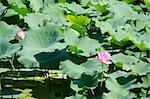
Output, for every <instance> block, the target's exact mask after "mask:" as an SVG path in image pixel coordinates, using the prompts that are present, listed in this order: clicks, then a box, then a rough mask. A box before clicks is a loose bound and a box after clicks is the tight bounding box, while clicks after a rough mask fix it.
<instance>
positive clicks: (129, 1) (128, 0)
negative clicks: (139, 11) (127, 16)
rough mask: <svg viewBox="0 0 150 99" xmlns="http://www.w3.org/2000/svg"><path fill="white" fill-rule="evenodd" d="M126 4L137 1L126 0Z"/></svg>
mask: <svg viewBox="0 0 150 99" xmlns="http://www.w3.org/2000/svg"><path fill="white" fill-rule="evenodd" d="M124 1H125V2H126V3H134V2H135V1H136V0H124Z"/></svg>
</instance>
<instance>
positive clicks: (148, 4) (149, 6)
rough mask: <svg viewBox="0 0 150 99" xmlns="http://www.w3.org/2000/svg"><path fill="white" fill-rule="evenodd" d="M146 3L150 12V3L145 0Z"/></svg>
mask: <svg viewBox="0 0 150 99" xmlns="http://www.w3.org/2000/svg"><path fill="white" fill-rule="evenodd" d="M144 3H145V5H146V7H147V10H148V11H150V1H149V0H144Z"/></svg>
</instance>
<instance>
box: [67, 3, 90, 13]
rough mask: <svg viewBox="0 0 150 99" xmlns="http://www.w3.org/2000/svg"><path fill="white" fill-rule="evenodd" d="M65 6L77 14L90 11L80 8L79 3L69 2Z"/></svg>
mask: <svg viewBox="0 0 150 99" xmlns="http://www.w3.org/2000/svg"><path fill="white" fill-rule="evenodd" d="M66 8H67V9H68V10H69V11H72V12H74V13H76V14H77V15H78V14H85V13H90V12H89V11H87V10H86V9H84V8H82V7H81V6H80V5H79V4H76V3H74V2H73V3H71V4H67V5H66Z"/></svg>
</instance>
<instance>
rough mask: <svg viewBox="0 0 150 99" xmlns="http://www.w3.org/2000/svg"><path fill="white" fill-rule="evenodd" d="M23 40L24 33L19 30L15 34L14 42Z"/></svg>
mask: <svg viewBox="0 0 150 99" xmlns="http://www.w3.org/2000/svg"><path fill="white" fill-rule="evenodd" d="M24 38H25V33H24V32H23V30H22V29H21V30H20V31H19V32H18V33H17V34H16V40H23V39H24Z"/></svg>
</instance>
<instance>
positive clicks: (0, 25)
mask: <svg viewBox="0 0 150 99" xmlns="http://www.w3.org/2000/svg"><path fill="white" fill-rule="evenodd" d="M19 30H20V29H19V27H18V26H16V25H8V24H7V23H5V22H4V21H0V38H5V39H7V40H8V41H10V40H12V39H14V38H15V36H16V33H17V32H18V31H19Z"/></svg>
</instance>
